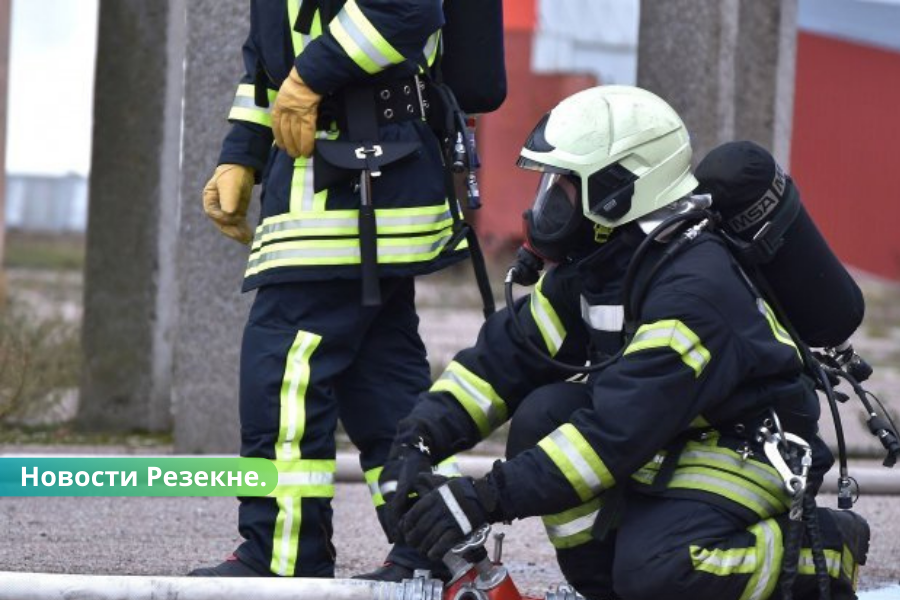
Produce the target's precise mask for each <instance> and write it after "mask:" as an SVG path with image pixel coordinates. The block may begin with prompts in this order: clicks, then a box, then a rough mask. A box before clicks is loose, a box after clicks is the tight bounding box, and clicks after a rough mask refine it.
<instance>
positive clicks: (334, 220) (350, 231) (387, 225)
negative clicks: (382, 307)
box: [253, 159, 453, 250]
mask: <svg viewBox="0 0 900 600" xmlns="http://www.w3.org/2000/svg"><path fill="white" fill-rule="evenodd" d="M297 160H300V159H297ZM304 160H306V159H304ZM306 171H309V169H306ZM298 177H299V176H298V175H297V169H296V168H295V176H294V179H295V183H297V186H298V188H296V189H295V188H292V194H291V202H292V204H294V203H295V202H297V203H298V204H299V203H300V202H301V201H300V200H299V199H297V200H295V194H296V195H297V196H298V198H299V197H300V196H301V195H305V197H309V194H308V193H307V192H306V191H305V190H306V189H307V188H306V187H305V185H306V182H305V180H304V181H303V182H302V184H301V183H300V182H298V181H297V179H298ZM304 177H306V176H305V175H304ZM300 185H303V186H304V187H302V188H300V187H299V186H300ZM309 185H310V187H309V188H308V189H309V191H310V192H311V190H312V187H311V185H312V183H311V181H310V183H309ZM300 189H302V190H303V191H298V190H300ZM324 193H325V191H324V190H323V191H322V192H319V194H316V196H315V201H314V202H313V203H312V206H313V210H310V211H308V212H303V213H300V212H299V211H292V212H288V213H284V214H281V215H277V216H274V217H268V218H266V219H264V220H263V222H262V223H261V224H260V226H259V227H257V229H256V237H255V239H254V243H253V250H257V249H259V247H261V246H262V245H263V244H264V243H269V242H273V241H277V240H280V239H287V238H298V237H317V238H318V237H327V236H346V237H352V236H358V235H359V211H358V210H357V209H349V210H324V205H323V206H317V205H316V203H317V202H318V199H319V198H320V194H324ZM322 198H323V203H324V196H322ZM423 209H424V210H423ZM375 219H376V223H377V232H376V233H377V234H378V235H402V234H414V233H415V234H418V233H433V232H440V231H443V230H445V229H447V228H448V227H451V226H452V225H453V217H452V215H451V214H450V208H449V206H448V205H447V204H446V203H444V204H443V205H436V206H427V207H416V208H382V209H375Z"/></svg>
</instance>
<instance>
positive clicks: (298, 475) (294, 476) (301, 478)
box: [278, 471, 334, 485]
mask: <svg viewBox="0 0 900 600" xmlns="http://www.w3.org/2000/svg"><path fill="white" fill-rule="evenodd" d="M333 484H334V473H327V472H320V471H305V472H303V471H302V472H297V471H295V472H293V473H279V474H278V485H333Z"/></svg>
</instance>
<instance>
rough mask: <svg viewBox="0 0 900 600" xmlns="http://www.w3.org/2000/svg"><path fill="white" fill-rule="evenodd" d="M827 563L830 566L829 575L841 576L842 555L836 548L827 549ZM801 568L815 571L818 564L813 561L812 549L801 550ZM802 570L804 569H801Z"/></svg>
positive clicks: (833, 576)
mask: <svg viewBox="0 0 900 600" xmlns="http://www.w3.org/2000/svg"><path fill="white" fill-rule="evenodd" d="M825 564H826V565H827V566H828V575H830V576H831V577H832V578H834V579H837V578H838V577H840V576H841V557H840V556H838V555H837V552H835V551H834V550H830V551H829V550H826V551H825ZM799 566H800V568H801V569H803V570H805V571H810V572H813V573H815V570H816V564H815V562H813V557H812V552H811V551H810V550H801V551H800V564H799ZM801 572H802V571H801Z"/></svg>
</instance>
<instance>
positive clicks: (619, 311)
mask: <svg viewBox="0 0 900 600" xmlns="http://www.w3.org/2000/svg"><path fill="white" fill-rule="evenodd" d="M581 318H582V319H584V322H585V323H587V324H588V325H590V326H591V327H592V328H593V329H596V330H597V331H612V332H619V331H622V326H623V325H624V323H625V309H624V307H623V306H622V305H621V304H596V305H593V306H592V305H591V304H588V301H587V298H585V297H584V296H582V297H581Z"/></svg>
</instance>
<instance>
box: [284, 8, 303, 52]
mask: <svg viewBox="0 0 900 600" xmlns="http://www.w3.org/2000/svg"><path fill="white" fill-rule="evenodd" d="M300 2H301V0H287V12H288V29H290V30H291V45H292V46H293V48H294V56H300V53H301V52H303V48H305V47H306V40H304V39H303V35H302V34H301V33H300V32H299V31H296V30H295V29H294V24H295V23H296V22H297V16H298V15H299V14H300Z"/></svg>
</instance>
